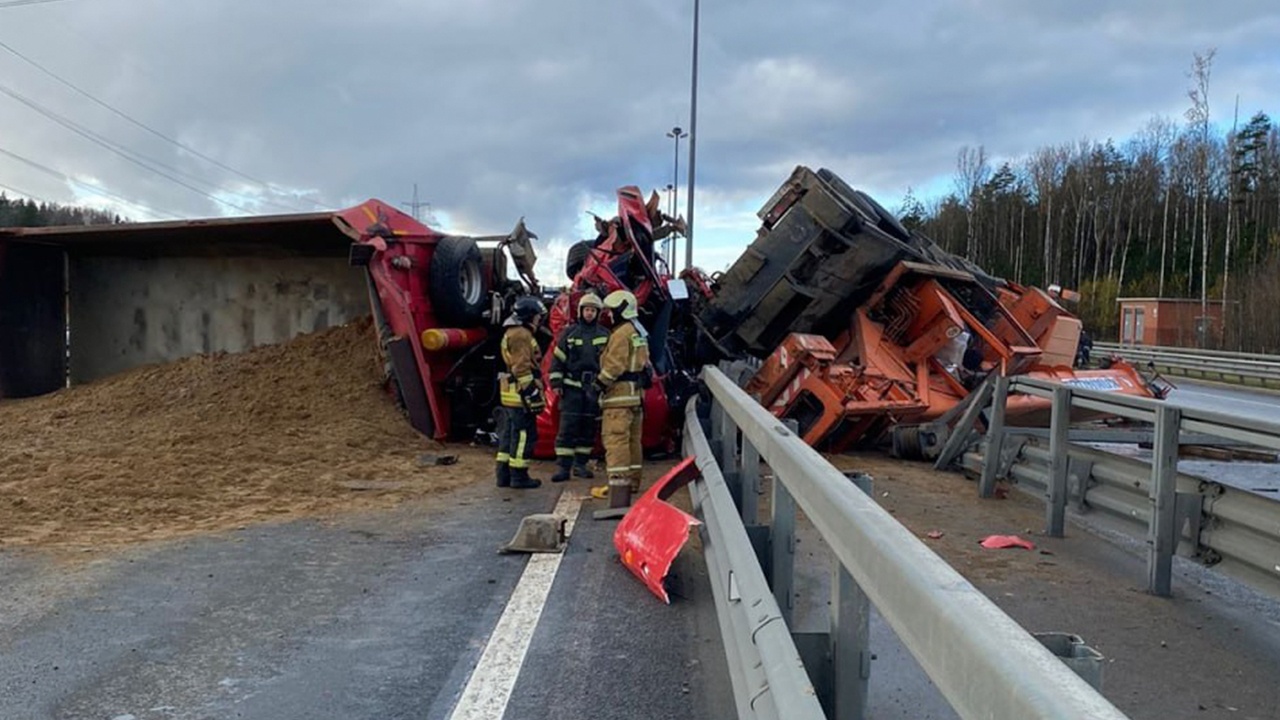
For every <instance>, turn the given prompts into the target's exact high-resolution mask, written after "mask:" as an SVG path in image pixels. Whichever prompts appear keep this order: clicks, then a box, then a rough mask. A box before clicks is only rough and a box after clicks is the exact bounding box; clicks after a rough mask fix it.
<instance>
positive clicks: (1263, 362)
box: [1093, 343, 1280, 384]
mask: <svg viewBox="0 0 1280 720" xmlns="http://www.w3.org/2000/svg"><path fill="white" fill-rule="evenodd" d="M1093 350H1094V353H1095V354H1098V353H1107V354H1114V355H1119V356H1120V357H1122V358H1124V359H1126V360H1128V361H1130V362H1132V363H1134V364H1137V365H1145V364H1147V363H1151V364H1153V365H1155V367H1156V369H1158V370H1160V371H1162V372H1167V373H1170V374H1174V375H1185V376H1188V377H1190V376H1193V375H1194V376H1197V377H1204V378H1210V377H1216V378H1221V379H1228V378H1235V379H1237V380H1238V381H1239V382H1241V383H1246V382H1248V381H1249V380H1256V381H1258V382H1260V383H1263V384H1266V383H1280V357H1276V356H1274V355H1260V354H1257V353H1236V352H1225V351H1221V350H1198V349H1192V348H1178V347H1151V346H1145V345H1120V344H1116V343H1094V344H1093Z"/></svg>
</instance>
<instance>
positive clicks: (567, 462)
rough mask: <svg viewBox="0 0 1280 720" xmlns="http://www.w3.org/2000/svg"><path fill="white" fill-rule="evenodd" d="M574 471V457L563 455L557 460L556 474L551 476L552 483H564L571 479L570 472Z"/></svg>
mask: <svg viewBox="0 0 1280 720" xmlns="http://www.w3.org/2000/svg"><path fill="white" fill-rule="evenodd" d="M572 469H573V456H572V455H561V456H560V457H558V458H556V474H555V475H552V476H551V482H564V481H565V480H568V479H569V472H570V471H571V470H572Z"/></svg>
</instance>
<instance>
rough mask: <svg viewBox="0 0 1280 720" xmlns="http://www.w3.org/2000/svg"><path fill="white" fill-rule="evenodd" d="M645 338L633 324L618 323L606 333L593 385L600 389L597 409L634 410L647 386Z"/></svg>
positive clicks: (646, 336) (647, 352) (646, 343)
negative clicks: (600, 393) (597, 372)
mask: <svg viewBox="0 0 1280 720" xmlns="http://www.w3.org/2000/svg"><path fill="white" fill-rule="evenodd" d="M649 372H650V370H649V336H648V334H647V333H646V332H645V331H644V328H642V327H639V325H638V323H636V322H635V321H634V320H631V321H625V322H621V323H619V324H618V325H617V326H615V327H614V328H613V332H611V333H609V341H608V343H606V344H605V347H604V354H603V355H602V356H601V357H600V375H599V377H598V378H597V379H596V383H597V384H598V385H599V386H600V387H601V388H603V389H604V396H603V397H602V398H601V399H600V407H604V408H611V407H636V406H639V405H640V404H641V398H642V397H643V395H644V386H645V385H647V384H648V377H649V375H648V373H649Z"/></svg>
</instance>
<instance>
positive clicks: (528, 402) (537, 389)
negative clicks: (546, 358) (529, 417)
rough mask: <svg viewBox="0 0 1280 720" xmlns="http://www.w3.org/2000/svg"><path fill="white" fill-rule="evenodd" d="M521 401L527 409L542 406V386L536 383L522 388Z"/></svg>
mask: <svg viewBox="0 0 1280 720" xmlns="http://www.w3.org/2000/svg"><path fill="white" fill-rule="evenodd" d="M520 400H521V401H522V402H523V403H524V406H525V408H526V409H528V408H531V407H533V406H534V405H541V404H542V386H541V385H539V384H538V383H537V382H536V381H535V382H531V383H529V384H528V385H525V386H524V387H522V388H520Z"/></svg>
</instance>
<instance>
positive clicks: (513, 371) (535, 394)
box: [498, 325, 545, 410]
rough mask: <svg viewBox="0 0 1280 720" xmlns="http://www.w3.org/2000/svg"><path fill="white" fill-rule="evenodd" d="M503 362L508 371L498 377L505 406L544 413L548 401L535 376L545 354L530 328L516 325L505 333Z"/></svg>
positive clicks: (503, 335) (500, 393)
mask: <svg viewBox="0 0 1280 720" xmlns="http://www.w3.org/2000/svg"><path fill="white" fill-rule="evenodd" d="M502 362H504V363H506V366H507V372H505V373H502V374H501V375H499V376H498V390H499V396H500V399H501V401H502V406H503V407H509V408H522V409H525V410H541V409H542V407H543V405H545V401H544V400H543V398H542V389H541V387H539V385H538V379H537V377H536V376H537V374H538V373H539V370H538V365H539V363H541V362H542V351H541V350H540V349H539V348H538V341H537V340H536V339H534V337H533V332H532V331H531V330H529V328H528V327H526V326H524V325H513V326H511V327H508V328H507V330H506V332H504V333H503V334H502Z"/></svg>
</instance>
